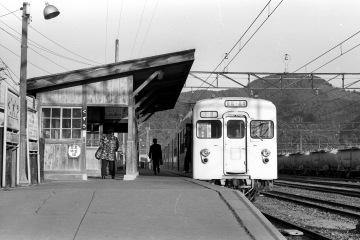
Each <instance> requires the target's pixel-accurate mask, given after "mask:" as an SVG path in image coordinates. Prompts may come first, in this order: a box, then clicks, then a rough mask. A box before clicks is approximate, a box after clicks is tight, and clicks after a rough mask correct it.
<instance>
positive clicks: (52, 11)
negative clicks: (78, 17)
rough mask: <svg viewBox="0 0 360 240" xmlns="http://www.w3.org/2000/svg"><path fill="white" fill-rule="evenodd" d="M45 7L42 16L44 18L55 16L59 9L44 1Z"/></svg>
mask: <svg viewBox="0 0 360 240" xmlns="http://www.w3.org/2000/svg"><path fill="white" fill-rule="evenodd" d="M45 4H46V7H45V8H44V18H45V19H46V20H48V19H51V18H54V17H57V16H58V15H59V14H60V12H59V10H58V9H57V8H56V7H55V6H53V5H49V4H48V3H45Z"/></svg>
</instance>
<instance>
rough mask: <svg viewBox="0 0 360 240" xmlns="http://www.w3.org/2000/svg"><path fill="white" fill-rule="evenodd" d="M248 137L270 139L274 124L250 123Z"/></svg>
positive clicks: (259, 121) (270, 122)
mask: <svg viewBox="0 0 360 240" xmlns="http://www.w3.org/2000/svg"><path fill="white" fill-rule="evenodd" d="M250 136H251V137H252V138H258V139H271V138H273V137H274V122H273V121H266V120H256V121H251V123H250Z"/></svg>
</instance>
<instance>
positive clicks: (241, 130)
mask: <svg viewBox="0 0 360 240" xmlns="http://www.w3.org/2000/svg"><path fill="white" fill-rule="evenodd" d="M226 130H227V137H228V138H244V136H245V123H244V121H241V120H229V121H228V122H227V129H226Z"/></svg>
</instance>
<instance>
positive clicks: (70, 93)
mask: <svg viewBox="0 0 360 240" xmlns="http://www.w3.org/2000/svg"><path fill="white" fill-rule="evenodd" d="M39 95H40V97H41V103H42V104H46V105H49V104H51V105H55V106H59V105H63V104H77V105H79V104H81V102H82V86H81V85H80V86H75V87H69V88H64V89H59V90H53V91H49V92H43V93H39Z"/></svg>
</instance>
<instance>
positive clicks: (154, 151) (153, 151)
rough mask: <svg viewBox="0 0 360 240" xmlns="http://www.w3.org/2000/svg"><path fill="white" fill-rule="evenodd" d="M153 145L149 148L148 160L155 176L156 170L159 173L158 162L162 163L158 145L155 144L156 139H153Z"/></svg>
mask: <svg viewBox="0 0 360 240" xmlns="http://www.w3.org/2000/svg"><path fill="white" fill-rule="evenodd" d="M153 143H154V144H153V145H151V146H150V152H149V158H150V159H151V160H152V163H153V170H154V174H155V175H156V170H157V172H158V173H160V166H159V164H160V161H162V152H161V146H160V144H157V139H156V138H154V139H153Z"/></svg>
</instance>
